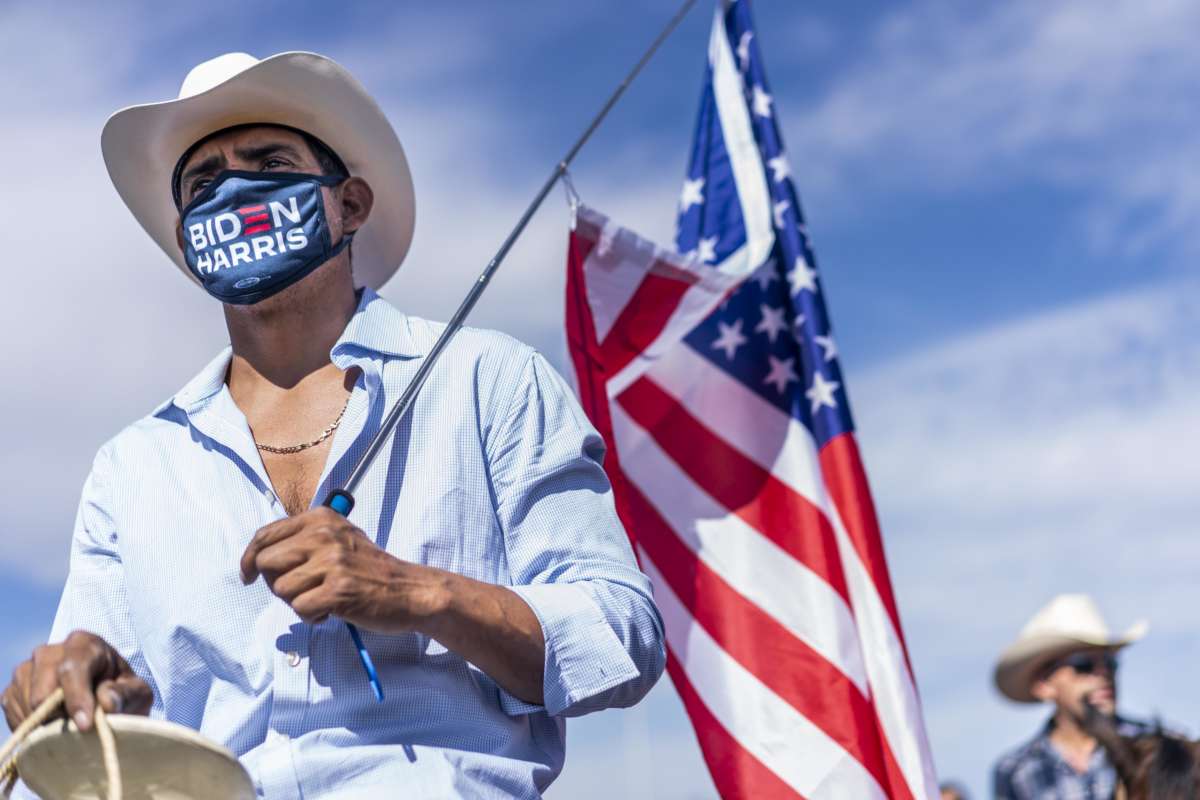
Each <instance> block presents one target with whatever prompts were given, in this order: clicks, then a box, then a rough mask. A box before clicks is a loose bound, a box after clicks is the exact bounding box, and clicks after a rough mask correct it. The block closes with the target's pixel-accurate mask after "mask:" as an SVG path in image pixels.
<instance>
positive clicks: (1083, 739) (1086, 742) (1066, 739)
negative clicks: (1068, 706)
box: [1050, 708, 1096, 772]
mask: <svg viewBox="0 0 1200 800" xmlns="http://www.w3.org/2000/svg"><path fill="white" fill-rule="evenodd" d="M1050 741H1051V742H1053V743H1054V745H1055V746H1056V747H1057V748H1058V750H1059V752H1061V753H1062V754H1063V755H1064V757H1066V759H1067V762H1068V763H1070V764H1071V766H1073V767H1075V768H1076V769H1077V770H1079V771H1080V772H1082V771H1084V770H1085V769H1086V768H1087V764H1088V760H1089V759H1090V757H1091V754H1092V751H1093V750H1095V749H1096V739H1095V737H1094V736H1092V735H1091V734H1090V733H1088V732H1087V731H1085V730H1084V729H1083V726H1082V724H1081V723H1080V722H1079V720H1078V719H1076V717H1075V715H1074V714H1071V713H1070V712H1068V711H1066V710H1065V709H1061V708H1060V709H1058V710H1057V711H1056V712H1055V714H1054V723H1053V728H1052V729H1051V731H1050Z"/></svg>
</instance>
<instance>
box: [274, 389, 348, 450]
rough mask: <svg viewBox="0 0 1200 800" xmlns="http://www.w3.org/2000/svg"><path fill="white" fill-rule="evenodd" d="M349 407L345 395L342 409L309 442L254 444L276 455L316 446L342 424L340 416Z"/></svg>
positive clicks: (343, 414)
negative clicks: (289, 444) (285, 445)
mask: <svg viewBox="0 0 1200 800" xmlns="http://www.w3.org/2000/svg"><path fill="white" fill-rule="evenodd" d="M349 407H350V398H349V397H347V398H346V405H344V406H342V411H341V413H340V414H338V415H337V419H335V420H334V421H333V424H332V425H330V426H329V427H328V428H326V429H325V430H323V431H321V435H320V436H318V437H317V438H316V439H313V440H312V441H311V442H304V443H303V444H294V445H291V446H290V447H274V446H272V445H269V444H259V443H258V442H255V443H254V446H255V447H257V448H258V449H259V450H265V451H266V452H268V453H275V454H276V455H281V456H285V455H289V454H291V453H299V452H300V451H301V450H307V449H308V448H310V447H316V446H317V445H319V444H320V443H321V442H323V441H325V440H326V439H328V438H329V437H330V436H332V435H333V432H334V431H336V430H337V428H338V425H341V424H342V417H343V416H345V414H346V409H347V408H349Z"/></svg>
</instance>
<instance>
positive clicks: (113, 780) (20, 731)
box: [0, 688, 123, 800]
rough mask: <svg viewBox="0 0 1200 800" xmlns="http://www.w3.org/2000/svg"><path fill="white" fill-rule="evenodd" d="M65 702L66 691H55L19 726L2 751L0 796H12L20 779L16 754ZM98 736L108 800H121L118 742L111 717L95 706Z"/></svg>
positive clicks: (0, 753) (0, 748)
mask: <svg viewBox="0 0 1200 800" xmlns="http://www.w3.org/2000/svg"><path fill="white" fill-rule="evenodd" d="M62 702H63V690H62V689H61V688H59V689H55V690H54V693H53V694H51V695H50V696H49V697H47V698H46V699H45V700H43V701H42V702H41V705H39V706H38V707H37V708H35V709H34V710H33V713H32V714H30V715H29V716H28V717H26V718H25V720H24V721H23V722H22V723H21V724H20V725H18V726H17V729H16V730H15V731H13V734H12V736H10V737H8V741H7V742H5V743H4V746H3V747H0V764H2V765H3V766H2V767H0V792H3V795H4V797H8V796H9V795H11V794H12V789H13V786H14V785H16V782H17V778H18V777H19V776H18V775H17V757H16V750H17V748H18V747H20V746H21V743H22V742H24V741H25V738H26V737H27V736H29V734H31V733H33V731H34V730H35V729H36V728H37V727H38V726H39V725H41V724H42V723H44V722H46V721H47V720H49V719H50V718H51V717H52V716H54V714H55V713H56V712H57V711H58V707H59V706H61V705H62ZM95 720H96V735H97V736H98V737H100V755H101V757H102V758H103V760H104V776H105V778H107V780H108V793H107V795H106V800H121V795H122V794H123V792H122V787H121V765H120V763H119V762H118V761H117V740H116V738H115V737H114V736H113V731H112V726H111V725H109V724H108V715H107V714H105V713H104V709H102V708H101V707H100V706H99V705H97V706H96V715H95Z"/></svg>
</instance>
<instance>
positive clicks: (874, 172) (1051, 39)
mask: <svg viewBox="0 0 1200 800" xmlns="http://www.w3.org/2000/svg"><path fill="white" fill-rule="evenodd" d="M1197 25H1200V7H1198V6H1196V5H1195V4H1194V3H1187V2H1177V1H1173V0H1172V1H1168V2H1162V3H1149V4H1148V3H1143V2H1137V0H1120V1H1119V2H1112V3H1104V4H1096V3H1088V2H1085V1H1084V0H1074V1H1073V2H1066V3H1054V4H1046V3H1039V2H1036V0H1023V1H1022V2H1013V3H1004V4H998V5H990V6H978V5H966V6H964V5H947V4H943V3H930V2H926V3H919V4H917V5H915V6H905V7H902V8H899V9H897V10H895V11H894V12H892V13H891V15H889V16H888V17H887V18H885V20H884V21H883V22H882V23H881V24H880V25H879V26H878V27H877V28H876V30H875V31H874V34H873V35H872V36H871V37H869V38H868V43H867V46H866V47H865V49H864V50H863V53H862V55H861V56H859V57H858V58H857V61H856V63H855V65H854V66H853V67H852V68H851V69H848V70H845V71H843V72H841V73H839V74H838V76H837V77H836V79H835V80H834V81H833V83H832V84H831V86H830V87H829V88H828V90H827V91H826V92H825V94H824V96H823V97H822V98H821V99H820V100H819V101H818V102H816V103H815V104H813V105H812V106H810V107H808V108H802V109H796V108H793V109H792V115H791V116H790V117H789V124H788V125H787V128H788V130H789V138H792V139H793V142H792V143H793V150H794V152H795V153H802V154H804V160H803V161H804V164H805V166H806V169H805V172H806V173H807V174H806V183H807V185H808V186H809V187H810V189H811V187H812V186H813V185H814V182H819V184H818V185H820V186H821V187H822V188H823V189H829V190H830V191H829V192H828V194H829V195H830V196H831V197H832V196H834V195H838V196H840V197H841V201H842V202H845V203H849V202H852V201H851V199H850V198H849V197H848V196H846V194H845V192H837V191H835V190H834V187H854V188H853V192H854V193H855V195H857V196H861V193H862V191H863V183H862V182H861V181H862V180H863V179H866V180H868V181H880V180H884V181H890V182H891V183H890V184H889V185H890V186H891V188H895V186H896V185H907V184H911V182H912V181H913V180H914V178H915V179H917V182H918V183H920V184H921V185H923V186H926V187H928V186H929V185H930V184H937V183H941V184H942V185H944V186H948V187H955V188H959V187H963V186H970V187H972V188H974V189H976V190H977V189H979V188H981V187H987V186H991V185H997V184H1006V183H1009V182H1011V181H1013V180H1024V181H1031V182H1034V183H1039V182H1041V183H1043V184H1047V185H1055V186H1063V187H1068V188H1081V187H1082V188H1083V189H1085V190H1088V191H1089V192H1090V194H1091V196H1090V198H1089V201H1088V205H1089V209H1090V210H1089V216H1088V217H1087V218H1086V219H1085V220H1084V223H1085V225H1086V227H1087V228H1088V229H1089V230H1090V231H1091V234H1092V236H1093V237H1094V242H1095V245H1096V246H1097V247H1105V248H1113V247H1120V248H1122V249H1138V248H1142V247H1145V246H1148V245H1150V244H1154V243H1161V242H1162V240H1163V239H1164V238H1166V237H1176V238H1180V239H1183V240H1185V243H1186V245H1187V246H1188V249H1189V250H1194V249H1195V248H1196V247H1197V246H1200V237H1197V236H1195V234H1194V232H1193V229H1194V225H1192V224H1191V223H1192V220H1194V219H1195V217H1196V213H1197V211H1200V190H1198V189H1197V188H1196V187H1195V181H1193V180H1191V175H1192V174H1194V173H1195V171H1196V167H1197V165H1200V146H1197V145H1196V144H1195V137H1194V135H1193V131H1194V130H1195V128H1196V125H1197V122H1200V112H1197V110H1196V107H1195V104H1194V103H1192V102H1191V100H1190V97H1191V87H1192V83H1193V79H1194V75H1195V74H1196V72H1197V70H1198V69H1200V50H1198V49H1197V48H1196V47H1195V46H1194V42H1193V41H1192V37H1191V35H1190V34H1191V32H1192V31H1194V30H1196V28H1197ZM829 211H830V210H829V209H828V208H826V209H825V213H829Z"/></svg>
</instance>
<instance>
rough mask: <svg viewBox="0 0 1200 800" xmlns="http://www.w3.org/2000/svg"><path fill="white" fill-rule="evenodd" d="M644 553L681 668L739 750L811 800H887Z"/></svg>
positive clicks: (853, 761) (858, 766) (859, 767)
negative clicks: (732, 652) (699, 616)
mask: <svg viewBox="0 0 1200 800" xmlns="http://www.w3.org/2000/svg"><path fill="white" fill-rule="evenodd" d="M639 550H640V548H639ZM641 555H642V564H643V567H644V569H645V571H646V574H647V575H648V576H649V577H650V579H651V581H652V582H653V583H654V599H655V601H656V603H657V604H658V608H659V611H660V612H661V613H662V617H663V625H664V627H665V629H666V634H667V641H668V642H670V643H671V649H672V651H673V652H674V654H675V656H676V658H677V659H678V663H679V665H680V667H681V668H682V669H683V671H684V672H685V673H686V674H687V677H688V680H689V681H690V682H691V684H692V686H693V687H694V688H695V690H696V694H697V695H699V697H700V698H701V700H702V701H703V702H704V704H705V706H707V708H708V710H709V711H710V712H711V713H712V715H713V716H714V717H716V718H717V720H718V721H719V722H720V723H721V725H722V726H724V728H725V729H726V730H727V731H728V732H729V734H730V735H731V736H732V737H733V738H734V739H735V740H737V742H738V744H740V745H741V746H742V747H743V748H745V749H746V750H747V751H748V752H749V753H750V754H751V755H753V756H754V757H755V758H757V759H758V760H759V761H761V762H762V763H763V764H764V765H765V766H766V767H767V768H768V769H770V770H771V771H772V772H774V773H775V774H776V775H777V776H779V778H780V779H781V780H783V781H784V782H785V783H787V784H788V785H789V786H791V787H792V788H793V789H795V790H796V791H797V792H799V793H800V794H802V795H804V796H805V797H807V798H812V800H824V798H829V800H844V799H845V798H854V799H855V800H860V798H861V800H871V799H872V798H885V797H886V796H885V795H884V793H883V789H882V788H881V787H880V786H879V784H878V783H877V782H876V781H875V779H874V778H873V777H872V776H871V774H870V773H869V772H867V770H866V769H865V768H864V767H863V765H862V764H860V763H859V762H858V761H857V760H856V759H854V758H853V757H852V756H851V755H850V754H849V753H847V752H846V751H845V750H844V749H843V748H842V747H841V746H840V745H838V743H837V742H835V741H833V740H832V739H830V738H829V737H828V736H827V735H826V734H825V732H824V731H822V730H821V729H820V728H818V727H817V726H816V725H814V724H813V723H812V722H811V721H810V720H808V719H807V718H806V717H804V716H803V715H802V714H800V713H799V712H797V711H796V710H795V709H794V708H792V707H791V706H790V705H789V704H787V703H786V702H784V701H783V700H781V699H780V698H779V697H778V696H777V695H776V694H775V693H774V692H772V691H771V690H770V689H769V688H767V687H766V686H764V685H763V684H762V682H761V681H759V680H758V678H756V677H755V676H754V675H753V674H752V673H750V672H749V671H747V670H746V669H745V668H744V667H742V665H741V664H739V663H738V662H737V661H735V660H734V659H733V658H731V657H730V656H729V655H728V654H727V653H726V652H725V651H724V650H723V649H722V648H721V647H720V645H718V644H717V643H716V642H715V641H714V640H713V639H712V637H710V636H709V635H708V633H707V632H706V631H705V630H704V629H703V628H702V627H701V626H700V625H698V624H697V623H696V621H695V620H694V619H693V618H692V616H691V614H690V613H689V612H688V610H687V609H686V608H685V607H684V605H683V603H681V602H680V600H679V598H678V597H676V595H675V594H674V593H673V592H672V591H671V589H670V587H669V586H668V585H667V582H666V581H665V580H664V579H663V577H662V575H661V574H659V572H658V570H657V569H656V567H655V566H654V562H653V561H652V560H651V559H650V558H649V556H648V555H647V554H646V552H645V551H644V550H641Z"/></svg>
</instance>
